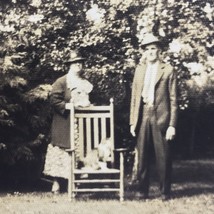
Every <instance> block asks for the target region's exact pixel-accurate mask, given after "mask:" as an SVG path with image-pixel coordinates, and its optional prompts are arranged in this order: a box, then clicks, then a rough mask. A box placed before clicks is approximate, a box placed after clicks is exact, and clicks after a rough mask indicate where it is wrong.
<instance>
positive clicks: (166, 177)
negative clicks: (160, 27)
mask: <svg viewBox="0 0 214 214" xmlns="http://www.w3.org/2000/svg"><path fill="white" fill-rule="evenodd" d="M159 44H160V41H159V40H158V38H157V37H155V36H154V35H152V34H148V35H145V37H144V40H143V42H142V43H141V46H142V48H143V50H144V54H145V62H141V63H140V64H139V65H138V66H137V67H136V70H135V75H134V79H133V84H132V96H131V106H130V132H131V134H132V135H133V136H134V137H135V136H136V135H137V151H138V152H137V153H138V174H137V177H138V180H139V189H140V193H141V196H142V197H143V198H148V194H149V170H150V164H151V154H152V153H151V152H152V151H153V150H154V153H155V157H156V165H157V169H158V174H159V181H160V191H161V198H162V199H163V200H167V199H169V198H170V187H171V151H170V150H171V148H170V147H171V143H172V140H173V139H174V137H175V127H176V121H177V87H176V75H175V72H174V71H173V67H172V66H171V65H168V64H165V63H163V62H161V61H160V59H159V51H160V46H159Z"/></svg>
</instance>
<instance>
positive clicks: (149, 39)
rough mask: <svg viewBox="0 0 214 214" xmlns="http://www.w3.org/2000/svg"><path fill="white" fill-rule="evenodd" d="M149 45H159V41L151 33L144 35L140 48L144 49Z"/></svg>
mask: <svg viewBox="0 0 214 214" xmlns="http://www.w3.org/2000/svg"><path fill="white" fill-rule="evenodd" d="M149 44H160V40H159V39H158V37H156V36H154V35H153V34H152V33H148V34H145V35H144V37H143V40H142V42H141V44H140V45H141V47H142V48H144V47H145V46H146V45H149Z"/></svg>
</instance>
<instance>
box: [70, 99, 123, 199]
mask: <svg viewBox="0 0 214 214" xmlns="http://www.w3.org/2000/svg"><path fill="white" fill-rule="evenodd" d="M66 109H68V110H70V133H71V135H70V143H71V144H70V145H71V147H70V149H68V150H67V152H69V154H70V158H71V159H70V160H71V163H70V166H71V168H70V177H69V179H68V196H69V199H72V198H74V197H75V196H76V194H77V193H91V192H117V193H119V198H120V201H123V200H124V157H123V153H124V151H125V149H115V144H114V143H115V142H114V106H113V99H111V100H110V105H106V106H90V107H85V108H74V105H73V103H67V104H66ZM75 133H78V138H77V139H75ZM105 138H110V139H111V147H112V149H111V151H112V154H111V156H110V157H111V160H110V163H111V166H113V167H112V168H106V169H87V170H86V169H84V170H83V169H78V168H77V164H76V155H75V145H74V142H75V140H78V142H77V143H78V145H79V156H80V158H84V157H86V156H87V154H88V153H89V152H91V151H92V150H94V149H97V148H98V145H99V143H100V142H101V140H102V139H105ZM115 151H117V152H119V155H118V156H119V164H117V165H119V167H117V168H115ZM85 175H87V176H85Z"/></svg>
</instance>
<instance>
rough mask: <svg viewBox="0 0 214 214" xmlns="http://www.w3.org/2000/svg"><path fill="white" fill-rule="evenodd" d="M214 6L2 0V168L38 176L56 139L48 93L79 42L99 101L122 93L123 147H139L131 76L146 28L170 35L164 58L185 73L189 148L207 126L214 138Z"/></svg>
mask: <svg viewBox="0 0 214 214" xmlns="http://www.w3.org/2000/svg"><path fill="white" fill-rule="evenodd" d="M213 11H214V3H213V1H212V0H206V1H205V0H203V1H201V0H188V1H187V0H181V1H179V2H176V1H173V0H152V1H151V0H150V1H149V0H145V1H140V0H123V1H122V0H105V1H104V0H100V1H98V0H94V1H88V0H72V1H71V0H0V19H1V22H0V23H1V24H0V42H1V45H0V63H1V66H0V75H1V78H0V130H1V132H0V153H1V154H0V156H1V158H0V161H1V167H2V170H1V172H8V173H6V174H8V176H10V174H13V173H14V171H15V172H16V175H17V172H19V173H20V176H21V177H22V175H23V174H26V172H27V173H29V177H32V173H38V174H36V176H35V177H38V176H39V173H40V172H41V170H42V163H43V160H44V154H45V150H46V146H47V144H48V143H49V141H50V137H49V128H50V122H51V115H52V111H51V108H50V105H49V101H48V93H49V92H50V90H51V84H52V83H53V82H54V81H55V80H56V78H57V77H59V76H62V75H63V74H65V73H66V69H67V68H66V67H65V65H64V61H65V60H66V59H67V58H68V54H69V51H70V49H77V48H78V49H79V50H80V52H81V54H82V55H83V56H84V57H86V62H85V70H86V72H85V73H84V75H85V77H86V78H87V79H89V80H90V81H91V82H92V83H93V85H94V91H93V93H92V94H91V100H92V102H93V103H96V104H104V103H108V101H109V99H110V98H111V97H113V98H114V102H115V115H116V120H115V123H116V138H117V140H118V141H117V142H118V146H128V147H131V148H132V147H133V145H134V143H133V139H132V138H131V136H130V135H129V126H128V121H129V102H130V91H131V82H132V77H133V73H134V68H135V65H136V64H137V63H138V62H139V60H140V59H141V57H142V59H143V53H142V51H141V49H140V48H139V43H140V41H141V39H142V37H143V35H144V33H146V32H153V33H154V34H156V35H158V36H160V37H161V38H162V46H163V53H162V58H163V60H164V61H165V62H167V63H170V64H172V65H173V66H174V68H175V70H176V72H177V75H178V88H179V108H180V118H181V119H180V121H179V124H178V141H179V142H181V143H180V147H182V146H183V147H182V148H183V151H182V152H183V153H185V152H186V151H187V150H188V151H189V150H190V152H191V151H192V150H193V148H194V146H195V145H194V144H195V139H196V138H195V137H194V136H195V133H197V131H198V130H200V131H201V130H202V129H203V130H205V131H204V132H203V131H201V132H200V133H203V134H204V135H203V136H205V139H200V140H206V143H207V142H208V144H209V143H210V142H211V141H212V139H213V135H212V134H211V133H212V131H211V130H212V128H213V127H214V125H213V123H212V122H210V119H211V117H212V116H213V110H212V109H213V104H214V86H213V85H214V84H213V83H214V56H213V55H214V41H213V27H214V26H213V25H214V24H213V23H214V22H213ZM204 118H205V119H204ZM196 121H197V123H196ZM208 121H209V122H208ZM187 141H188V142H187ZM189 142H190V143H189ZM186 143H187V144H186ZM185 144H186V145H185ZM187 148H188V149H187ZM187 153H188V152H187ZM188 154H189V153H188ZM127 160H129V159H127ZM32 166H33V167H32ZM35 167H37V168H35ZM4 174H5V173H4ZM18 177H19V176H18Z"/></svg>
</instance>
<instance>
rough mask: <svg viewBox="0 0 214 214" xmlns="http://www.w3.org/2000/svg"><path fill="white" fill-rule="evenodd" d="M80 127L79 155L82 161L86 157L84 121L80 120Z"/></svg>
mask: <svg viewBox="0 0 214 214" xmlns="http://www.w3.org/2000/svg"><path fill="white" fill-rule="evenodd" d="M78 126H79V140H78V142H77V143H78V144H79V150H80V151H79V153H80V159H82V158H83V157H84V124H83V119H82V118H79V119H78Z"/></svg>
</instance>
